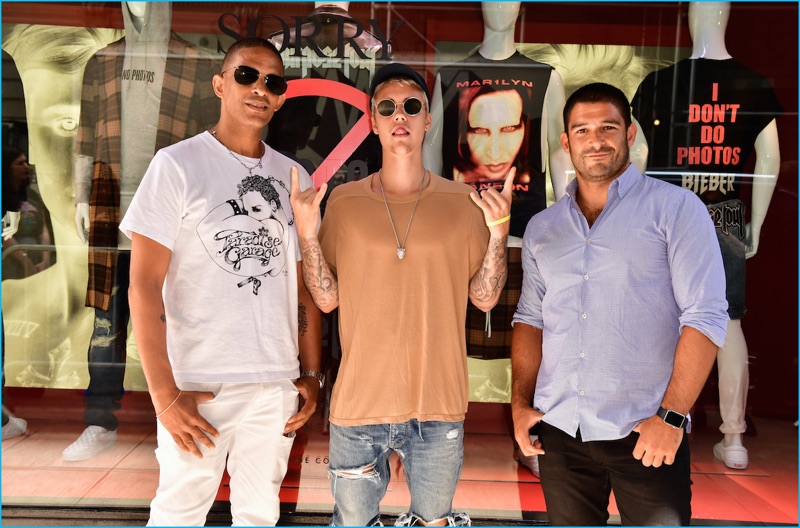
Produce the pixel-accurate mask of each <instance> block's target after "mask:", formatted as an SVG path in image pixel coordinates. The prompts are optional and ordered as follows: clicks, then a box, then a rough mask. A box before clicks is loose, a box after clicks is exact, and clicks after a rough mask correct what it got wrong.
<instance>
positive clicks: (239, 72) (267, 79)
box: [220, 66, 286, 95]
mask: <svg viewBox="0 0 800 528" xmlns="http://www.w3.org/2000/svg"><path fill="white" fill-rule="evenodd" d="M228 70H233V78H234V80H236V82H237V83H239V84H241V85H243V86H250V85H251V84H253V83H254V82H256V81H258V78H259V77H261V73H260V72H259V71H258V70H257V69H255V68H253V67H251V66H233V67H230V68H228V69H227V70H222V72H220V75H222V74H223V73H225V72H226V71H228ZM264 84H265V85H266V87H267V90H269V91H270V92H271V93H273V94H275V95H283V94H285V93H286V79H284V78H283V77H281V76H280V75H275V74H274V73H268V74H266V75H265V76H264Z"/></svg>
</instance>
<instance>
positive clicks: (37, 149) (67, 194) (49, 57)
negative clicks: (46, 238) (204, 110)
mask: <svg viewBox="0 0 800 528" xmlns="http://www.w3.org/2000/svg"><path fill="white" fill-rule="evenodd" d="M121 36H122V31H121V30H116V29H105V28H82V27H68V26H47V25H31V24H13V25H3V41H2V46H3V51H5V52H6V53H8V54H9V55H10V56H11V58H12V59H13V61H14V64H15V65H16V68H17V70H18V71H19V75H20V80H21V83H22V88H23V92H24V99H25V114H26V115H25V118H26V120H27V125H28V158H29V161H30V163H31V165H33V166H35V168H36V176H37V183H38V188H39V192H40V194H41V198H42V202H43V205H44V207H46V209H47V211H48V212H49V214H50V218H51V220H52V227H53V245H54V246H55V263H54V264H53V265H52V266H50V267H49V268H47V269H45V270H44V271H42V272H40V273H36V274H35V275H32V276H29V277H25V278H24V279H20V280H8V281H4V282H3V319H4V326H5V337H6V341H5V350H6V351H7V354H8V357H7V358H6V363H5V368H6V378H7V382H8V383H9V384H13V385H22V386H57V387H78V386H81V384H82V383H84V386H85V380H86V377H87V375H88V374H87V372H86V350H87V348H88V343H89V337H90V336H91V335H92V329H91V327H92V319H93V310H91V309H89V308H86V307H85V306H84V297H85V296H86V280H87V267H88V265H87V251H86V246H84V245H83V244H82V243H81V241H80V240H79V239H78V235H77V233H76V230H75V220H74V218H75V205H74V201H73V197H72V193H73V150H74V144H75V136H76V134H77V131H78V121H79V117H80V101H81V81H82V77H83V71H84V67H85V65H86V63H87V61H88V60H89V59H90V58H91V57H92V56H93V55H94V54H95V53H96V52H97V51H98V50H99V49H101V48H104V47H105V46H106V45H108V44H109V43H111V42H113V41H115V40H117V39H119V38H120V37H121ZM4 84H5V79H4Z"/></svg>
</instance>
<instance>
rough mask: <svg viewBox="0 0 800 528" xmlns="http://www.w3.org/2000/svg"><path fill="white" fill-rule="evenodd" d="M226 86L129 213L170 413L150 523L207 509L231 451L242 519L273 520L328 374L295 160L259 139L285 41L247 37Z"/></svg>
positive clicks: (162, 401)
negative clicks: (301, 234)
mask: <svg viewBox="0 0 800 528" xmlns="http://www.w3.org/2000/svg"><path fill="white" fill-rule="evenodd" d="M213 86H214V92H215V93H216V94H217V96H218V97H219V98H220V99H221V101H222V104H221V112H220V120H219V122H218V123H217V124H216V126H215V127H214V128H213V129H212V130H210V131H207V132H203V133H201V134H199V135H197V136H194V137H191V138H189V139H186V140H184V141H181V142H179V143H176V144H175V145H172V146H169V147H166V148H164V149H162V150H160V151H159V152H158V153H157V154H156V155H155V157H154V158H153V161H152V163H151V164H150V167H149V168H148V170H147V173H146V174H145V176H144V178H143V180H142V183H141V184H140V186H139V188H138V190H137V192H136V194H135V196H134V198H133V201H132V203H131V205H130V208H129V209H128V212H127V214H126V215H125V218H124V219H123V220H122V222H121V224H120V229H121V230H122V231H123V232H124V233H125V234H126V235H127V236H129V237H131V239H132V250H131V287H130V296H129V298H130V305H131V316H132V319H133V327H134V329H135V330H134V331H135V337H136V342H137V344H138V347H139V353H140V356H141V360H142V367H143V369H144V373H145V376H146V378H147V383H148V386H149V389H150V395H151V397H152V400H153V405H154V407H155V410H156V416H157V418H158V449H157V450H156V456H157V458H158V462H159V466H160V477H159V486H158V490H157V492H156V497H155V499H153V502H152V504H151V512H150V521H149V524H151V525H161V526H166V525H173V526H174V525H184V526H186V525H203V524H204V523H205V519H206V515H207V513H208V509H209V508H210V506H211V503H212V502H213V501H214V499H215V497H216V493H217V490H218V488H219V483H220V479H221V477H222V473H223V470H224V469H225V468H226V465H227V469H228V473H229V474H230V477H231V512H232V514H233V524H234V525H241V524H248V525H275V524H276V523H277V521H278V517H279V513H280V501H279V498H278V492H279V490H280V485H281V481H282V480H283V477H284V475H285V474H286V469H287V465H288V458H289V451H290V449H291V446H292V442H293V439H294V436H295V431H296V430H297V429H299V428H300V427H302V426H303V424H304V423H305V422H306V421H307V420H308V419H309V417H311V415H312V414H313V413H314V410H315V409H316V402H317V396H318V393H319V389H320V388H321V387H322V384H323V382H324V377H323V376H322V374H320V371H321V370H322V365H321V357H320V337H321V324H320V313H319V310H318V309H317V308H316V306H315V305H314V303H313V301H312V300H311V297H310V296H309V294H308V291H307V290H306V288H305V285H304V284H303V280H302V263H301V260H300V251H299V249H298V242H297V233H296V229H295V226H294V215H293V213H292V211H291V207H290V206H289V185H290V179H289V174H290V171H291V170H292V167H293V166H294V163H293V162H292V161H291V160H289V159H288V158H286V157H285V156H283V155H281V154H279V153H277V152H275V151H274V150H273V149H271V148H270V147H268V146H267V145H266V144H264V143H263V142H262V141H261V133H262V130H263V128H264V126H266V125H267V123H269V121H270V119H271V118H272V116H273V114H274V113H275V111H277V110H278V109H279V108H280V107H281V105H282V104H283V101H284V93H285V92H286V81H285V80H284V78H283V64H282V62H281V58H280V55H279V53H278V51H277V50H276V49H275V47H274V46H273V45H272V44H270V43H269V42H268V41H266V40H264V39H260V38H251V39H245V40H241V41H239V42H237V43H235V44H233V45H232V46H231V47H230V49H229V50H228V53H227V55H226V57H225V60H224V62H223V65H222V71H221V72H220V73H219V74H217V75H215V76H214V78H213ZM299 172H300V181H301V186H302V187H303V188H307V187H310V186H311V179H310V178H309V176H308V174H307V173H306V172H305V171H303V170H302V169H300V170H299ZM301 368H302V371H301ZM298 395H299V396H301V397H302V399H303V400H304V402H305V403H304V404H303V406H302V408H301V409H300V411H299V412H298Z"/></svg>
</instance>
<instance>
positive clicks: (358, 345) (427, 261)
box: [319, 175, 489, 426]
mask: <svg viewBox="0 0 800 528" xmlns="http://www.w3.org/2000/svg"><path fill="white" fill-rule="evenodd" d="M371 181H372V177H369V178H366V179H364V180H361V181H357V182H352V183H347V184H345V185H342V186H340V187H337V188H336V189H335V190H334V191H333V192H332V193H331V196H330V198H329V200H328V204H327V209H326V211H325V218H324V219H323V221H322V227H321V229H320V233H319V240H320V242H321V244H322V251H323V253H324V255H325V259H326V260H327V261H328V263H329V264H330V265H331V266H332V267H334V268H336V272H337V275H338V280H339V325H340V326H339V333H340V337H341V343H342V362H341V366H340V367H339V374H338V378H337V380H336V384H335V385H334V387H333V397H332V402H331V411H330V420H331V422H333V423H334V424H336V425H340V426H353V425H366V424H377V423H397V422H403V421H407V420H410V419H412V418H416V419H418V420H420V421H428V420H438V421H458V420H463V419H464V416H465V413H466V411H467V396H468V394H467V393H468V375H467V358H466V340H465V333H464V332H465V330H464V326H465V317H466V310H467V302H468V289H469V281H470V279H471V278H472V276H473V275H474V274H475V273H476V272H477V271H478V269H479V267H480V265H481V263H482V262H483V257H484V254H485V252H486V247H487V244H488V240H489V230H488V228H487V227H486V224H485V221H484V217H483V212H482V211H481V210H480V208H479V207H478V206H477V205H475V204H474V203H473V202H472V200H471V199H470V197H469V193H470V191H471V188H470V187H469V186H467V185H464V184H461V183H456V182H452V181H449V180H445V179H444V178H441V177H439V176H434V175H432V177H431V182H430V185H428V187H427V188H426V189H425V190H424V191H423V192H422V196H421V198H420V201H419V205H418V206H417V209H416V212H415V213H414V218H413V221H412V223H411V229H410V231H409V233H408V239H407V240H406V243H405V247H406V255H405V258H404V259H403V260H400V259H399V258H398V257H397V242H396V241H395V236H394V233H393V232H392V226H391V224H390V222H389V216H388V214H387V212H386V206H385V205H384V202H383V198H382V197H381V195H380V193H374V192H372V191H371V189H370V184H371ZM415 200H416V196H410V197H408V198H406V199H402V200H394V199H390V200H389V207H390V209H391V213H392V218H393V219H394V223H395V227H396V229H397V233H398V237H400V241H401V242H402V241H403V236H404V234H405V231H406V226H407V225H408V221H409V217H410V215H411V210H412V208H413V207H414V202H415Z"/></svg>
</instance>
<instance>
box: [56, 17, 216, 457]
mask: <svg viewBox="0 0 800 528" xmlns="http://www.w3.org/2000/svg"><path fill="white" fill-rule="evenodd" d="M122 14H123V19H124V22H125V35H126V37H125V38H124V39H122V40H120V41H118V42H116V43H114V44H111V45H110V46H108V47H107V48H105V49H103V50H101V51H100V52H99V53H98V54H97V55H95V57H94V58H93V60H91V61H90V62H89V64H88V65H87V68H86V73H85V75H84V86H83V95H82V105H81V120H80V129H79V133H78V138H77V142H76V155H75V179H76V182H75V187H76V202H77V203H76V212H75V225H76V227H77V233H78V237H79V238H80V239H81V241H82V242H84V243H86V242H87V241H88V242H89V256H90V257H89V263H90V265H89V286H88V289H87V292H86V305H87V306H89V307H92V308H94V309H95V319H94V332H93V334H92V338H91V342H90V344H89V351H88V363H89V386H88V389H87V391H86V414H85V422H86V425H87V428H86V430H85V431H84V432H83V434H82V435H81V437H79V438H78V440H76V441H75V442H73V443H72V444H71V445H70V446H68V447H67V448H66V449H65V450H64V452H63V453H62V458H63V459H64V460H66V461H78V460H85V459H87V458H91V457H93V456H95V455H96V454H98V453H99V452H100V451H102V449H105V448H107V447H109V446H110V445H113V443H114V442H115V440H116V429H117V427H118V425H119V423H118V420H117V419H116V417H115V416H114V411H115V410H116V409H118V408H119V406H120V399H121V397H122V394H123V380H124V377H125V362H126V345H127V338H128V321H129V319H130V313H129V308H128V301H127V290H128V282H129V280H128V268H129V265H130V240H129V239H128V238H127V237H125V236H124V235H122V233H121V232H120V231H119V229H118V227H119V219H120V218H121V217H122V216H124V214H125V211H126V210H127V208H128V205H129V204H130V202H131V199H132V198H133V195H134V193H135V192H136V189H137V187H138V185H139V182H140V181H141V178H142V176H143V175H144V172H145V171H146V170H147V167H148V165H149V163H150V160H151V159H152V157H153V154H154V153H155V152H156V150H158V149H159V148H161V147H163V146H166V145H169V144H172V143H175V142H177V141H180V140H182V139H185V138H187V137H190V136H192V135H195V134H197V133H199V132H200V131H202V130H205V129H206V128H209V127H210V126H212V125H213V124H214V123H215V122H216V120H217V117H218V112H219V105H218V103H217V102H216V97H215V96H214V93H213V90H212V85H211V78H212V77H213V75H214V74H215V73H216V72H217V71H218V70H219V66H218V64H217V63H216V62H215V61H214V60H213V59H212V58H211V57H209V56H206V55H205V54H204V53H202V52H200V51H199V50H197V48H194V47H193V46H192V45H190V44H189V43H188V42H186V41H184V40H183V39H180V37H178V36H177V35H176V34H174V33H172V32H171V31H170V19H171V5H170V4H169V3H160V2H154V3H150V2H125V3H123V5H122ZM109 76H110V77H111V78H110V79H108V78H107V77H109ZM179 83H181V84H183V83H187V84H183V85H182V86H181V87H180V89H178V86H179ZM101 87H102V88H101ZM109 92H110V93H111V96H110V97H109ZM115 102H116V103H118V104H114V103H115ZM176 109H188V112H187V113H185V114H180V113H178V110H176ZM184 112H186V111H184ZM109 123H110V124H111V125H110V126H109Z"/></svg>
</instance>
